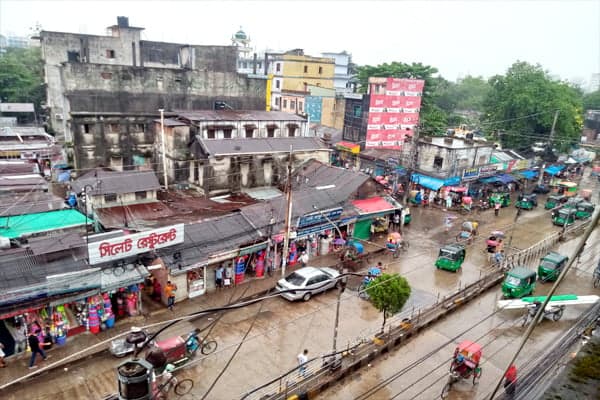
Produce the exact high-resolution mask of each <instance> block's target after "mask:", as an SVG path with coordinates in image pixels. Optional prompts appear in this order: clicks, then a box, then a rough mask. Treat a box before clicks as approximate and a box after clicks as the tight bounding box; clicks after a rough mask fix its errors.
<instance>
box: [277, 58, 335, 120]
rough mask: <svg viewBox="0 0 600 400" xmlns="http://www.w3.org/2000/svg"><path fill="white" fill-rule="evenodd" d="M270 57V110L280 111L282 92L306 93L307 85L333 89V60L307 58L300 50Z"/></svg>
mask: <svg viewBox="0 0 600 400" xmlns="http://www.w3.org/2000/svg"><path fill="white" fill-rule="evenodd" d="M270 56H271V57H270V59H269V65H268V72H269V73H270V74H272V75H273V83H272V95H271V109H272V110H282V108H283V105H282V99H281V96H282V95H281V91H282V90H293V91H296V92H308V86H309V85H311V86H318V87H323V88H328V89H333V87H334V81H333V78H334V74H335V60H334V59H332V58H324V57H312V56H308V55H305V54H304V50H302V49H295V50H290V51H288V52H285V53H281V54H270Z"/></svg>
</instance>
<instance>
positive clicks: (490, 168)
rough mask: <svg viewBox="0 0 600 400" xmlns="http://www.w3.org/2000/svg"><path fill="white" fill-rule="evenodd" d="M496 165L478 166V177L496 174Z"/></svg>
mask: <svg viewBox="0 0 600 400" xmlns="http://www.w3.org/2000/svg"><path fill="white" fill-rule="evenodd" d="M496 171H497V166H496V165H486V166H485V167H479V177H480V178H486V177H488V176H492V175H496Z"/></svg>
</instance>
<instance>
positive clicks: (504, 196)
mask: <svg viewBox="0 0 600 400" xmlns="http://www.w3.org/2000/svg"><path fill="white" fill-rule="evenodd" d="M488 202H489V203H490V207H492V208H494V206H495V205H496V203H500V207H508V206H510V193H502V192H496V193H492V194H491V195H490V199H489V201H488Z"/></svg>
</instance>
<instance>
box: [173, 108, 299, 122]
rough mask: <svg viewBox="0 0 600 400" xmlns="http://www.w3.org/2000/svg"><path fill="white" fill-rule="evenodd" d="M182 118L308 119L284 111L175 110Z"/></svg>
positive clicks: (202, 119) (227, 119)
mask: <svg viewBox="0 0 600 400" xmlns="http://www.w3.org/2000/svg"><path fill="white" fill-rule="evenodd" d="M175 112H177V113H178V115H179V117H180V118H185V119H187V120H190V121H277V122H279V121H283V122H285V121H292V122H302V121H306V120H305V119H304V118H302V117H300V116H298V115H295V114H289V113H286V112H282V111H254V110H247V111H244V110H198V111H177V110H176V111H175Z"/></svg>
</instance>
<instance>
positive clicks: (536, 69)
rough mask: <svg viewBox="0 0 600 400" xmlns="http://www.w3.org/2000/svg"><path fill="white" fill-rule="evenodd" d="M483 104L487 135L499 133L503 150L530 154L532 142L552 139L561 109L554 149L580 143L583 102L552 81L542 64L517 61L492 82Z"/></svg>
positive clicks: (572, 91)
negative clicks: (516, 150) (507, 149)
mask: <svg viewBox="0 0 600 400" xmlns="http://www.w3.org/2000/svg"><path fill="white" fill-rule="evenodd" d="M489 84H490V86H491V89H490V91H489V92H488V94H487V95H486V98H485V101H484V109H485V120H486V121H487V123H486V124H485V125H484V126H485V128H486V130H487V132H486V133H499V137H500V139H501V143H502V145H503V146H504V147H510V148H514V149H518V150H522V151H529V149H530V148H531V144H532V143H533V142H546V141H548V139H549V135H550V131H551V128H552V122H553V119H554V113H555V111H556V110H559V117H558V120H557V124H556V129H555V137H554V141H553V143H552V146H553V147H557V148H559V149H560V150H563V151H564V150H567V149H568V148H569V146H570V145H572V144H575V143H577V142H578V141H579V136H580V133H581V128H582V126H583V119H582V99H581V96H580V93H579V91H578V90H577V89H576V88H574V87H572V86H571V85H569V84H568V83H566V82H561V81H557V80H554V79H552V78H551V77H550V76H549V74H548V73H547V72H546V71H544V70H543V69H542V67H541V66H540V65H531V64H528V63H526V62H522V61H517V62H516V63H514V64H513V65H512V66H511V67H510V68H509V69H508V71H507V72H506V75H497V76H494V77H492V78H490V80H489Z"/></svg>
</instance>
